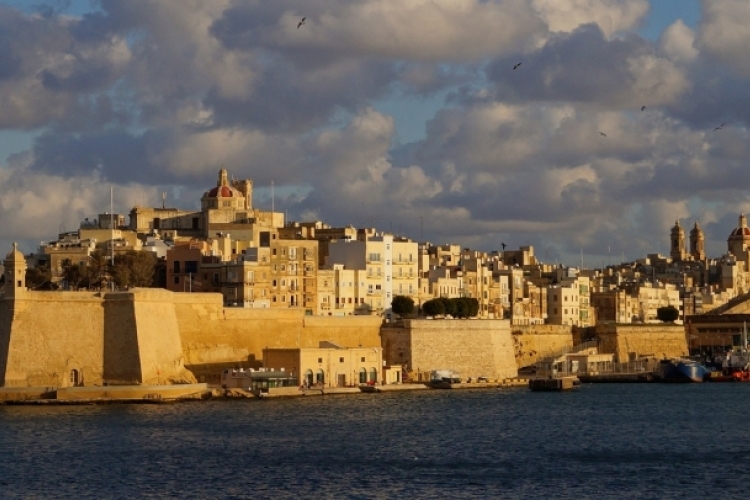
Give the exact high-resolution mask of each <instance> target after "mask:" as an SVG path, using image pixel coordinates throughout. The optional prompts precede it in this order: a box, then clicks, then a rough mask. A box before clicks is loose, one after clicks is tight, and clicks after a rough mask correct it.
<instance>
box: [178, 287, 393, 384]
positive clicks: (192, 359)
mask: <svg viewBox="0 0 750 500" xmlns="http://www.w3.org/2000/svg"><path fill="white" fill-rule="evenodd" d="M174 308H175V314H176V317H177V323H178V328H179V331H180V338H181V340H182V346H183V352H184V356H185V366H186V367H187V368H188V369H189V370H190V371H192V372H193V373H194V374H195V376H196V377H197V379H198V380H199V381H201V382H211V381H214V378H215V377H217V376H218V375H219V374H220V373H221V371H222V370H223V369H226V368H260V367H261V366H262V362H263V349H264V348H266V347H271V348H274V347H276V348H289V347H303V348H304V347H316V348H317V347H319V344H320V342H321V341H323V340H327V341H330V342H333V343H335V344H338V345H340V346H341V347H360V346H361V347H380V335H379V334H380V325H381V322H382V320H381V318H380V317H377V316H346V317H327V316H306V315H305V313H304V310H302V309H298V308H290V309H244V308H224V307H223V304H222V296H221V295H220V294H213V293H203V294H197V293H192V294H175V297H174Z"/></svg>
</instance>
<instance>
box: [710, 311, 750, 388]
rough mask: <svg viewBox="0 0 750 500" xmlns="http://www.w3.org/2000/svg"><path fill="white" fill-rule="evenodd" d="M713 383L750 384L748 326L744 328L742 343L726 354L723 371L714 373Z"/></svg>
mask: <svg viewBox="0 0 750 500" xmlns="http://www.w3.org/2000/svg"><path fill="white" fill-rule="evenodd" d="M708 380H710V381H711V382H750V350H749V349H748V341H747V324H744V325H743V327H742V342H741V345H740V346H739V347H735V348H734V349H733V350H732V351H730V352H728V353H727V354H726V357H725V358H724V359H723V360H722V362H721V371H720V372H716V373H712V374H711V377H710V378H709V379H708Z"/></svg>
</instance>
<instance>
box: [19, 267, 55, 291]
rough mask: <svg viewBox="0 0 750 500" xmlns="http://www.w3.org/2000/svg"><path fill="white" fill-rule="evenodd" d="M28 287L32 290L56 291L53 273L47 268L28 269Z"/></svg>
mask: <svg viewBox="0 0 750 500" xmlns="http://www.w3.org/2000/svg"><path fill="white" fill-rule="evenodd" d="M26 286H27V287H29V288H31V289H32V290H56V289H57V285H55V284H54V283H52V273H51V272H50V270H49V268H48V267H47V266H36V267H30V268H28V269H26Z"/></svg>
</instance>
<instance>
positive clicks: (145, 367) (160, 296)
mask: <svg viewBox="0 0 750 500" xmlns="http://www.w3.org/2000/svg"><path fill="white" fill-rule="evenodd" d="M102 295H103V296H102ZM102 295H100V294H99V293H91V292H26V293H24V296H23V298H18V299H16V300H10V299H8V300H1V301H0V377H1V378H0V386H3V387H68V386H69V385H71V384H72V383H73V382H75V381H72V380H71V372H72V371H73V370H75V371H76V372H77V374H78V380H77V384H78V385H85V386H93V385H103V384H104V383H107V384H110V385H114V384H140V383H144V384H157V383H169V382H178V381H179V382H194V381H195V378H194V377H193V376H192V374H190V373H189V372H187V371H186V370H185V368H184V366H183V364H182V361H183V353H182V345H181V342H180V336H179V331H178V325H177V320H176V316H175V312H174V305H173V303H172V295H173V294H172V293H171V292H166V291H163V290H134V291H131V292H122V293H104V294H102Z"/></svg>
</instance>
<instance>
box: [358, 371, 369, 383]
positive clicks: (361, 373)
mask: <svg viewBox="0 0 750 500" xmlns="http://www.w3.org/2000/svg"><path fill="white" fill-rule="evenodd" d="M359 383H360V384H366V383H367V370H366V369H364V368H360V369H359Z"/></svg>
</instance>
